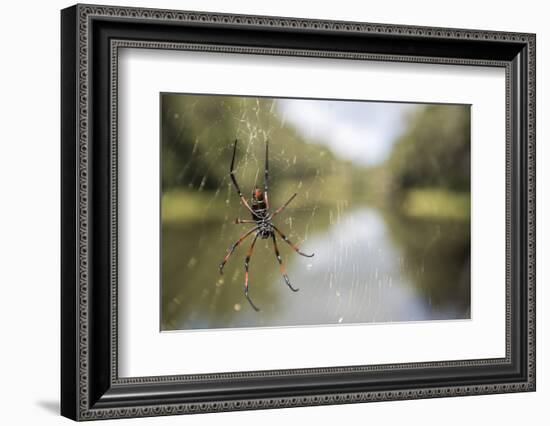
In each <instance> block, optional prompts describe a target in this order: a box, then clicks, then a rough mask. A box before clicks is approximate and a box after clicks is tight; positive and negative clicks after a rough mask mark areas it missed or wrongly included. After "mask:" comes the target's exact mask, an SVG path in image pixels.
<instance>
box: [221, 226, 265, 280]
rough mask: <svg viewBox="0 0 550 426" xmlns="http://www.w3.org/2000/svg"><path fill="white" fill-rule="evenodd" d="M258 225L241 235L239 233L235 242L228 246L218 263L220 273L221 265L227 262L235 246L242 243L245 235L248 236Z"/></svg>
mask: <svg viewBox="0 0 550 426" xmlns="http://www.w3.org/2000/svg"><path fill="white" fill-rule="evenodd" d="M258 228H259V227H258V226H256V227H254V228H252V229H250V230H249V231H246V232H245V233H244V234H243V235H241V237H240V238H239V239H238V240H237V241H235V243H233V245H232V246H231V247H230V248H229V250H228V251H227V254H226V255H225V257H224V258H223V261H222V263H220V266H219V268H220V274H223V267H224V266H225V264H226V263H227V261H228V260H229V257H230V256H231V255H232V254H233V252H234V251H235V249H236V248H237V246H238V245H239V244H240V243H242V242H243V241H244V240H245V239H246V237H248V236H249V235H250V234H252V233H253V232H254V231H257V230H258Z"/></svg>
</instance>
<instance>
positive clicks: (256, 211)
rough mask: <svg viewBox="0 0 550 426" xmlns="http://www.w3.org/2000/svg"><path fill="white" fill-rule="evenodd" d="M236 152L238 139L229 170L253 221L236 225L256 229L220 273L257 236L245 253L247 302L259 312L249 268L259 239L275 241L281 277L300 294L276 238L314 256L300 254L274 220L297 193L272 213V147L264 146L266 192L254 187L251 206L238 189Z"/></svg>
mask: <svg viewBox="0 0 550 426" xmlns="http://www.w3.org/2000/svg"><path fill="white" fill-rule="evenodd" d="M236 153H237V139H235V143H234V145H233V158H232V159H231V166H230V167H229V176H230V177H231V181H232V182H233V186H234V187H235V190H236V191H237V194H238V195H239V198H240V200H241V203H242V204H243V205H244V206H245V207H246V209H247V210H248V211H249V212H250V214H251V215H252V219H235V222H234V223H235V224H240V223H250V224H254V227H253V228H251V229H249V230H248V231H246V232H245V233H244V234H243V235H241V237H240V238H239V239H238V240H237V241H235V242H234V243H233V245H232V246H231V247H230V248H229V250H228V251H227V254H226V255H225V257H224V259H223V261H222V262H221V263H220V266H219V268H220V274H223V267H224V266H225V264H226V263H227V261H228V260H229V257H230V256H231V255H232V254H233V252H234V251H235V249H236V248H237V246H239V244H241V243H242V242H243V241H244V240H246V239H247V238H248V237H249V236H250V235H252V234H255V235H254V239H253V240H252V244H250V248H249V249H248V252H247V253H246V258H245V261H244V270H245V273H244V295H245V297H246V299H247V300H248V302H249V303H250V306H252V308H253V309H254V310H255V311H259V309H258V308H257V307H256V305H254V303H253V302H252V299H250V296H249V295H248V265H249V263H250V258H251V257H252V252H253V250H254V245H255V244H256V240H257V239H258V238H262V239H267V238H271V239H272V240H273V250H274V251H275V257H276V258H277V261H278V262H279V267H280V270H281V275H282V276H283V279H284V280H285V283H286V285H287V286H288V287H289V288H290V289H291V290H292V291H298V289H297V288H294V287H293V286H292V284H290V279H289V278H288V275H287V273H286V268H285V264H284V262H283V260H282V259H281V255H280V254H279V248H278V247H277V235H278V236H279V237H280V238H282V240H283V241H284V242H285V243H287V244H288V245H289V246H290V247H292V249H293V250H294V251H295V252H296V253H298V254H299V255H301V256H305V257H313V254H306V253H303V252H301V251H300V249H299V248H298V246H297V245H296V244H293V243H292V242H291V241H290V240H289V239H288V238H287V237H286V235H285V234H283V233H282V232H281V231H280V230H279V228H277V227H276V226H275V225H274V224H273V222H272V220H273V218H274V217H275V216H277V215H278V214H279V213H281V212H282V211H283V210H284V209H285V208H286V207H287V206H288V205H289V204H290V202H291V201H292V200H294V198H296V196H297V195H298V193H294V194H293V195H292V196H291V197H290V198H289V199H288V201H287V202H286V203H284V204H283V205H282V206H281V207H279V208H278V209H277V210H275V211H273V212H271V211H270V209H269V198H268V195H267V194H268V186H269V144H268V142H267V141H266V143H265V168H264V189H263V191H262V190H261V189H260V188H259V187H258V186H256V187H254V190H253V191H252V198H251V200H250V203H249V202H248V201H247V200H246V198H245V197H244V196H243V194H242V192H241V188H240V187H239V184H238V183H237V178H236V177H235V155H236Z"/></svg>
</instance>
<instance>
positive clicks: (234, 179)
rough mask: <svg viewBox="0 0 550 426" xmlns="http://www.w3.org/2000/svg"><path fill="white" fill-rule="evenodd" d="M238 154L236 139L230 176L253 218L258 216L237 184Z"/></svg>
mask: <svg viewBox="0 0 550 426" xmlns="http://www.w3.org/2000/svg"><path fill="white" fill-rule="evenodd" d="M236 153H237V139H235V144H234V145H233V158H232V159H231V167H230V168H229V176H231V180H232V181H233V185H234V186H235V189H236V190H237V194H239V198H240V199H241V202H242V203H243V204H244V206H245V207H246V208H247V209H248V211H249V212H250V213H252V216H253V217H254V216H256V213H255V212H254V210H252V208H251V207H250V205H249V204H248V201H246V198H244V196H243V193H242V192H241V188H239V184H238V183H237V178H236V177H235V167H234V166H235V154H236Z"/></svg>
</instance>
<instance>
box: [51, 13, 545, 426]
mask: <svg viewBox="0 0 550 426" xmlns="http://www.w3.org/2000/svg"><path fill="white" fill-rule="evenodd" d="M61 49H62V75H61V78H62V93H61V98H62V123H61V127H62V141H61V148H62V152H61V156H62V184H61V190H62V218H61V220H62V236H61V237H62V283H61V287H62V289H61V308H62V312H61V316H62V329H61V334H62V359H61V366H62V374H61V384H62V386H61V412H62V414H63V415H64V416H66V417H69V418H71V419H74V420H92V419H105V418H121V417H141V416H158V415H169V414H187V413H205V412H213V411H229V410H247V409H265V408H279V407H292V406H308V405H321V404H343V403H354V402H367V401H381V400H399V399H416V398H434V397H445V396H459V395H477V394H489V393H504V392H520V391H534V390H535V35H534V34H519V33H504V32H494V31H479V30H463V29H449V28H427V27H412V26H403V25H387V24H369V23H359V22H336V21H319V20H306V19H295V18H281V17H270V16H243V15H226V14H216V13H202V12H187V11H170V10H154V9H137V8H128V7H106V6H95V5H76V6H73V7H70V8H67V9H64V10H63V11H62V12H61Z"/></svg>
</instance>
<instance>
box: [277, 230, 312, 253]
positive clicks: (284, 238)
mask: <svg viewBox="0 0 550 426" xmlns="http://www.w3.org/2000/svg"><path fill="white" fill-rule="evenodd" d="M271 226H272V227H273V229H274V230H275V232H277V234H279V236H280V237H281V238H282V239H283V240H284V242H285V243H287V244H288V245H289V246H290V247H292V248H293V249H294V251H295V252H296V253H298V254H300V255H302V256H304V257H313V255H314V254H315V253H312V254H305V253H302V252H301V251H300V249H299V248H298V246H297V245H296V244H293V243H292V242H291V241H290V240H289V239H288V238H287V236H286V235H285V234H283V233H282V232H281V231H279V228H277V227H276V226H275V225H271Z"/></svg>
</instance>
